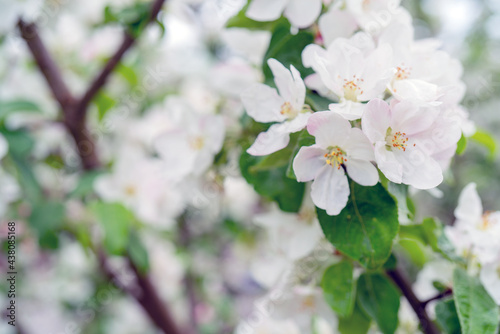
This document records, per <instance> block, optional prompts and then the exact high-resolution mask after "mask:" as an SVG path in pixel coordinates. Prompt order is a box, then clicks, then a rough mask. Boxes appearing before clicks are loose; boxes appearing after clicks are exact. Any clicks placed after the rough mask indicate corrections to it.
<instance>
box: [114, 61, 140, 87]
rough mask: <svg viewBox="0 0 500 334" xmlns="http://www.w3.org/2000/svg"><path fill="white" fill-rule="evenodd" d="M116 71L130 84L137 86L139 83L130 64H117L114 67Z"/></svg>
mask: <svg viewBox="0 0 500 334" xmlns="http://www.w3.org/2000/svg"><path fill="white" fill-rule="evenodd" d="M116 72H117V73H118V74H120V75H121V76H122V77H123V78H124V79H125V80H127V82H128V83H129V84H130V85H131V86H137V84H138V83H139V79H138V78H137V74H136V73H135V70H134V69H133V68H132V67H130V66H125V65H123V64H119V65H118V66H117V68H116Z"/></svg>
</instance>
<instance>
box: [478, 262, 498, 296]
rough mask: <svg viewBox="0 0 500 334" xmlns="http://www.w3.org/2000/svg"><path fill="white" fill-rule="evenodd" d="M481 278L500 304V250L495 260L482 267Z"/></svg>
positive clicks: (487, 289) (490, 293)
mask: <svg viewBox="0 0 500 334" xmlns="http://www.w3.org/2000/svg"><path fill="white" fill-rule="evenodd" d="M479 278H480V280H481V283H482V284H483V286H484V288H485V289H486V291H488V293H489V295H490V296H491V298H493V300H494V301H495V303H497V305H500V252H499V253H498V255H497V257H496V259H495V260H493V261H491V262H489V263H486V264H484V265H483V266H482V267H481V271H480V272H479Z"/></svg>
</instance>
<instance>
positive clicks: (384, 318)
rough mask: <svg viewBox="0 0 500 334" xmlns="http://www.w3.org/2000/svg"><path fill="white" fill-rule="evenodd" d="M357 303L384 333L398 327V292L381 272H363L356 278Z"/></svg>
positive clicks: (389, 333) (389, 332) (392, 331)
mask: <svg viewBox="0 0 500 334" xmlns="http://www.w3.org/2000/svg"><path fill="white" fill-rule="evenodd" d="M357 297H358V300H359V304H360V306H361V307H362V309H363V310H364V311H365V312H366V313H367V314H368V315H369V316H370V317H372V318H373V319H374V320H375V321H376V322H377V324H378V327H379V329H380V331H382V333H384V334H392V333H394V332H395V331H396V329H397V327H398V311H399V292H398V290H397V289H396V287H394V285H393V284H392V283H391V281H389V279H387V277H385V276H384V275H382V274H378V273H375V274H366V273H365V274H363V275H361V277H360V278H359V280H358V294H357Z"/></svg>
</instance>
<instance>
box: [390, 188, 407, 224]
mask: <svg viewBox="0 0 500 334" xmlns="http://www.w3.org/2000/svg"><path fill="white" fill-rule="evenodd" d="M387 190H388V191H389V193H390V194H391V195H392V196H393V197H394V198H395V199H396V202H397V204H398V218H399V222H400V223H401V224H405V223H406V224H407V223H410V222H411V221H412V219H413V215H412V213H411V212H410V209H408V201H407V198H408V186H407V185H405V184H396V183H393V182H389V183H388V185H387Z"/></svg>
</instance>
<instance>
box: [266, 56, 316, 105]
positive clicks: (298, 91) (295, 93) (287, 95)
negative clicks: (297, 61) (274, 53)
mask: <svg viewBox="0 0 500 334" xmlns="http://www.w3.org/2000/svg"><path fill="white" fill-rule="evenodd" d="M267 64H268V65H269V67H270V68H271V71H272V72H273V75H274V82H275V83H276V87H278V91H279V93H280V95H281V97H282V98H283V99H284V100H285V101H287V102H290V103H292V107H293V108H294V110H296V111H300V110H301V109H302V106H303V105H304V100H305V96H306V87H305V85H304V81H302V78H301V77H300V73H299V71H297V69H295V67H293V66H291V70H288V69H287V68H286V67H285V66H283V64H281V63H280V62H279V61H277V60H276V59H273V58H270V59H268V61H267Z"/></svg>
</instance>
